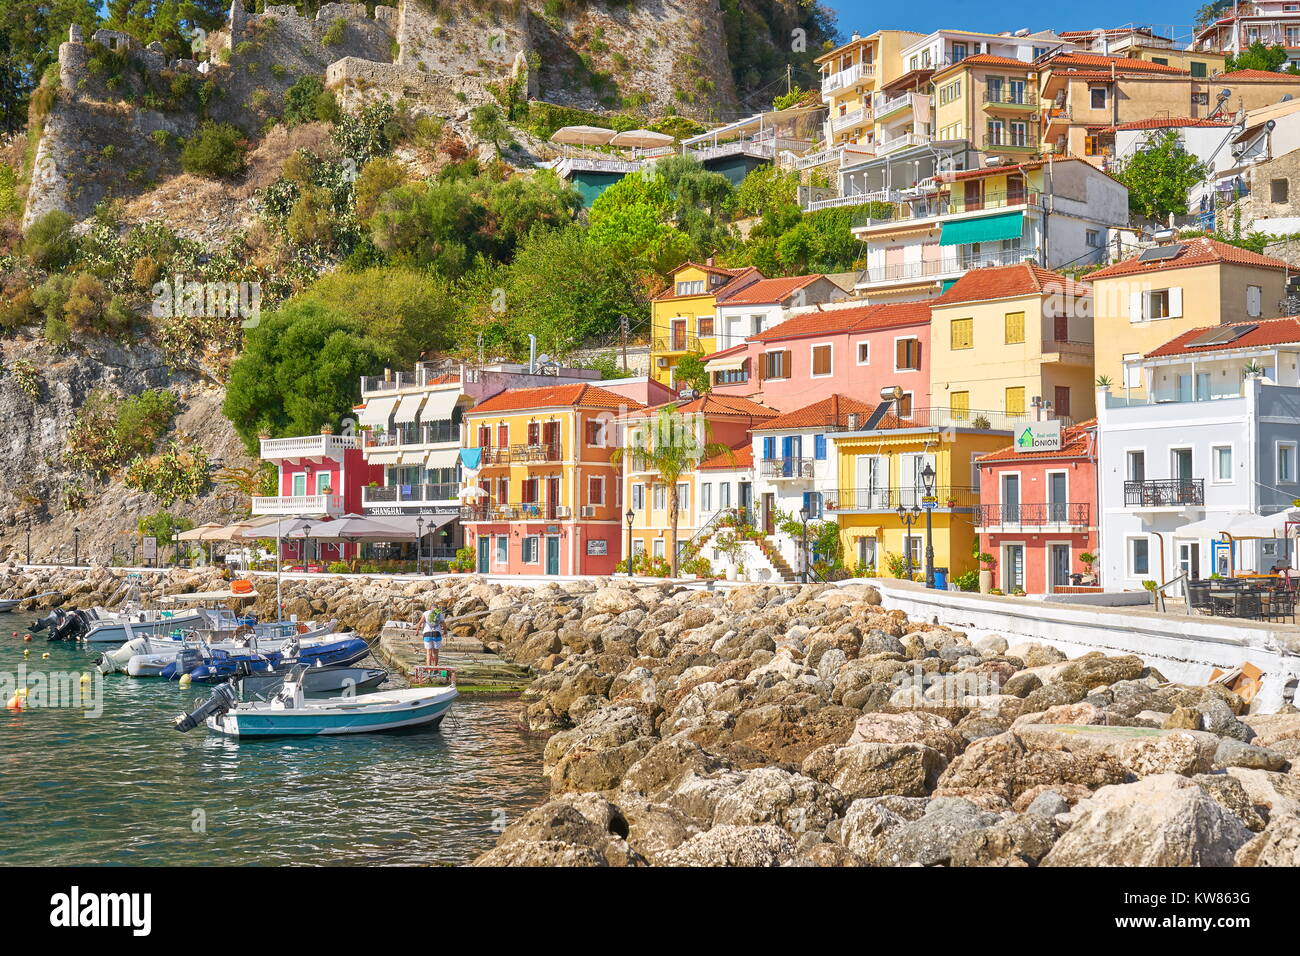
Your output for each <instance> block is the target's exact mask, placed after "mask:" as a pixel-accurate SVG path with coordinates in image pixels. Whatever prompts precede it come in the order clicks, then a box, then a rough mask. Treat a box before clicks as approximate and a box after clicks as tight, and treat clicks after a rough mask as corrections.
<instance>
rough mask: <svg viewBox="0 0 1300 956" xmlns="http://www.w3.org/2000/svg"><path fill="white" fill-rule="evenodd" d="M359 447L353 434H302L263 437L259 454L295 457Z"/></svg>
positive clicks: (270, 456)
mask: <svg viewBox="0 0 1300 956" xmlns="http://www.w3.org/2000/svg"><path fill="white" fill-rule="evenodd" d="M359 447H360V440H359V439H358V438H357V437H356V436H353V435H303V436H302V437H300V438H263V439H262V440H261V447H260V449H259V454H260V455H261V457H262V458H297V457H301V456H307V455H335V454H341V453H342V452H344V451H346V450H347V449H349V448H359Z"/></svg>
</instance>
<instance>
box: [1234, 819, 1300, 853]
mask: <svg viewBox="0 0 1300 956" xmlns="http://www.w3.org/2000/svg"><path fill="white" fill-rule="evenodd" d="M1236 863H1237V866H1286V867H1297V866H1300V813H1296V812H1294V811H1288V812H1286V813H1278V814H1274V816H1273V818H1272V819H1271V820H1269V822H1268V826H1267V827H1265V828H1264V830H1263V831H1262V832H1260V833H1259V834H1258V835H1256V836H1255V837H1254V838H1253V839H1252V840H1251V841H1250V842H1249V843H1247V844H1246V845H1245V846H1243V847H1242V848H1241V849H1240V850H1238V851H1237V857H1236Z"/></svg>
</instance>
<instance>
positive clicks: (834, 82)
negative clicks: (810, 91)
mask: <svg viewBox="0 0 1300 956" xmlns="http://www.w3.org/2000/svg"><path fill="white" fill-rule="evenodd" d="M875 75H876V66H875V64H874V63H855V64H853V65H852V66H851V67H849V68H848V69H846V70H839V71H838V72H835V73H831V74H830V75H828V76H824V77H822V92H823V93H833V92H835V91H836V90H838V89H840V88H841V87H845V86H849V85H851V84H853V83H856V82H857V81H858V80H861V79H866V78H867V77H872V76H875Z"/></svg>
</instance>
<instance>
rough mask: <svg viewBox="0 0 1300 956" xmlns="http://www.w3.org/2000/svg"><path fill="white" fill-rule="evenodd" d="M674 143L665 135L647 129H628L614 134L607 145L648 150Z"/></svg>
mask: <svg viewBox="0 0 1300 956" xmlns="http://www.w3.org/2000/svg"><path fill="white" fill-rule="evenodd" d="M674 142H676V140H674V139H673V138H672V137H671V136H669V135H668V134H667V133H656V132H655V131H654V130H649V129H629V130H625V131H624V132H622V133H617V134H615V136H614V138H613V139H611V140H610V141H609V145H610V146H631V147H634V148H641V149H650V148H652V147H655V146H671V145H672V144H673V143H674Z"/></svg>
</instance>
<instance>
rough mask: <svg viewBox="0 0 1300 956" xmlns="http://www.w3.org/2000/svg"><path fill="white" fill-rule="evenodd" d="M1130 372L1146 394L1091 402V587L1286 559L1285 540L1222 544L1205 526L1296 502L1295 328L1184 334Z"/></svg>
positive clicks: (1299, 475)
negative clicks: (1096, 558) (1095, 515)
mask: <svg viewBox="0 0 1300 956" xmlns="http://www.w3.org/2000/svg"><path fill="white" fill-rule="evenodd" d="M1131 364H1132V365H1133V366H1134V367H1135V368H1136V369H1137V370H1139V372H1140V374H1141V375H1142V376H1143V377H1144V379H1145V382H1146V389H1147V392H1146V394H1147V396H1148V397H1146V398H1143V399H1132V400H1130V399H1125V398H1122V397H1118V396H1113V395H1111V394H1110V393H1109V389H1102V390H1099V392H1098V396H1097V439H1098V446H1099V456H1098V469H1097V471H1098V476H1097V481H1098V485H1099V511H1100V515H1101V523H1100V535H1101V575H1102V584H1103V586H1104V587H1105V588H1106V589H1107V590H1137V589H1140V588H1141V587H1142V582H1143V581H1147V580H1153V581H1157V582H1165V581H1170V580H1172V579H1174V578H1176V577H1177V576H1178V575H1180V574H1182V573H1186V574H1187V575H1188V576H1189V577H1191V578H1194V579H1195V578H1207V577H1209V576H1210V575H1211V574H1222V575H1227V574H1229V573H1230V572H1231V571H1234V570H1236V571H1240V570H1251V571H1259V572H1267V571H1268V570H1270V569H1271V568H1272V567H1273V565H1275V564H1278V563H1288V562H1290V561H1291V560H1292V555H1291V554H1290V551H1289V546H1288V543H1287V542H1286V541H1285V540H1276V541H1274V540H1265V541H1254V540H1250V541H1235V542H1232V543H1228V542H1226V541H1224V540H1223V539H1222V537H1221V536H1220V535H1219V534H1217V533H1215V532H1214V530H1213V528H1212V527H1211V526H1213V525H1214V524H1215V523H1216V522H1219V521H1221V522H1222V523H1223V525H1224V527H1226V526H1227V524H1228V522H1229V521H1230V520H1231V517H1232V516H1234V515H1238V514H1265V515H1267V514H1276V513H1277V512H1280V511H1283V510H1286V509H1288V508H1290V507H1291V504H1292V502H1293V501H1294V500H1295V499H1296V498H1300V465H1298V461H1297V445H1298V444H1300V371H1298V368H1297V366H1298V364H1300V320H1297V319H1295V318H1281V319H1268V320H1257V321H1251V322H1238V323H1233V324H1230V325H1222V326H1213V327H1210V328H1200V329H1193V330H1191V331H1189V332H1185V333H1183V334H1182V335H1179V336H1178V337H1177V338H1175V339H1173V340H1171V341H1170V342H1167V343H1166V344H1164V345H1162V346H1161V347H1160V348H1158V349H1155V350H1154V351H1152V352H1149V353H1148V354H1147V355H1146V356H1144V357H1142V358H1141V359H1139V360H1137V361H1136V362H1133V363H1131ZM1203 521H1204V522H1206V524H1199V525H1198V527H1199V528H1200V529H1201V530H1200V531H1197V532H1195V533H1193V534H1191V535H1190V536H1188V537H1183V536H1181V535H1180V533H1179V532H1180V529H1182V528H1184V527H1185V526H1188V525H1191V524H1193V523H1199V522H1203Z"/></svg>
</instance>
